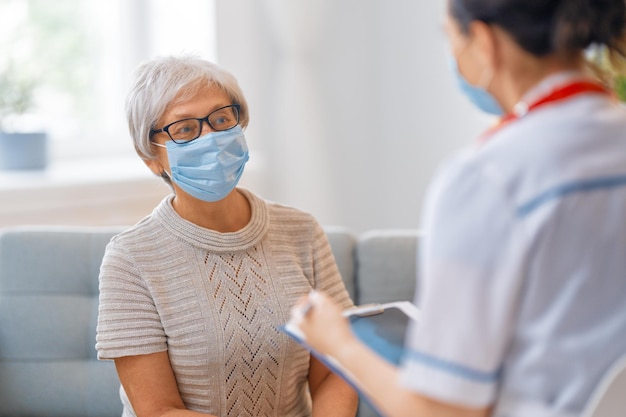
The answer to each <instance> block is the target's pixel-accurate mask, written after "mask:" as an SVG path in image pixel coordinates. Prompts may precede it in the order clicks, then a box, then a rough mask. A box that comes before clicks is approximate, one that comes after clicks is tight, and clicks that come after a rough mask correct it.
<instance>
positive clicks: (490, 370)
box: [294, 0, 626, 417]
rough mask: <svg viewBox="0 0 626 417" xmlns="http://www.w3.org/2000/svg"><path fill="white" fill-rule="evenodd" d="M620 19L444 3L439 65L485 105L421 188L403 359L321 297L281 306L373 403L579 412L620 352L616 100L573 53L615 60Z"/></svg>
mask: <svg viewBox="0 0 626 417" xmlns="http://www.w3.org/2000/svg"><path fill="white" fill-rule="evenodd" d="M625 16H626V7H625V4H624V0H603V1H594V0H579V1H573V0H449V1H448V13H447V16H446V31H447V34H448V39H449V44H450V52H451V58H453V59H451V61H452V62H453V63H454V64H455V65H453V66H452V68H453V69H454V75H455V77H457V78H458V81H459V84H460V86H461V87H462V88H463V91H464V92H465V93H467V94H468V95H469V98H470V99H471V101H472V102H473V103H475V104H476V105H477V106H478V107H480V108H481V109H483V110H485V111H487V112H490V113H493V114H499V115H503V118H502V120H501V122H500V124H499V125H497V126H496V127H495V128H493V129H491V130H490V131H489V132H487V133H486V134H484V135H482V136H481V138H480V140H478V141H477V143H475V144H474V145H473V146H472V147H470V149H467V150H465V152H462V153H461V154H460V155H458V156H456V157H455V158H453V159H452V160H451V161H450V162H449V163H448V164H447V165H446V166H445V168H443V169H442V170H441V171H440V173H439V174H438V176H437V178H436V179H435V181H434V183H433V185H432V187H431V189H430V191H429V194H428V196H427V199H426V208H425V210H424V219H423V231H424V239H423V242H421V245H420V267H421V269H420V277H421V282H420V289H421V291H420V294H421V298H420V299H419V300H418V301H417V302H418V304H419V306H420V307H421V309H422V320H421V321H420V323H419V324H418V325H417V326H414V327H413V328H412V329H411V330H410V331H409V333H408V337H407V350H406V355H405V357H404V360H403V363H402V364H401V366H400V367H398V368H396V367H394V366H392V365H390V364H388V363H386V362H385V361H383V360H382V359H380V358H379V357H378V356H376V355H375V354H373V353H372V352H371V351H370V350H369V349H367V348H366V347H365V346H364V345H363V344H361V343H359V341H358V339H356V338H355V336H354V335H353V334H352V333H351V332H350V330H349V327H348V325H347V323H346V322H345V320H342V319H341V317H340V315H339V310H340V309H339V308H338V307H337V306H336V305H335V304H333V303H332V302H331V301H330V300H329V299H328V298H327V297H325V296H324V295H322V294H318V295H317V296H314V297H313V300H312V301H313V308H312V309H311V310H309V313H308V314H307V315H303V314H301V313H300V314H294V316H295V317H296V318H298V317H299V318H300V327H301V329H302V330H303V332H304V333H305V335H306V337H307V341H308V343H309V344H310V345H312V346H313V347H315V348H317V349H318V350H320V351H321V352H323V353H326V354H330V355H332V356H334V357H335V358H336V359H337V360H338V361H339V362H340V363H341V364H342V365H343V366H344V367H345V368H346V369H347V370H349V371H350V372H352V373H353V375H354V376H355V377H356V379H357V380H359V381H360V383H361V385H362V386H363V389H364V390H365V391H366V392H368V393H369V394H370V396H371V397H372V398H373V400H374V402H375V403H376V405H377V406H378V407H379V408H380V409H382V410H383V411H384V413H385V415H386V416H390V417H391V416H393V417H395V416H422V417H426V416H427V417H438V416H456V417H462V416H467V417H469V416H474V417H479V416H481V417H484V416H497V417H529V416H532V417H557V416H558V417H575V416H580V415H581V413H582V410H583V409H584V408H585V405H586V403H587V402H588V401H589V399H590V397H591V395H592V392H593V390H594V388H595V387H596V386H597V385H598V382H599V381H600V380H601V378H602V376H603V374H605V373H606V372H607V370H608V369H610V366H611V364H612V363H614V362H615V361H616V360H618V358H619V357H620V356H621V355H622V354H623V353H624V352H626V303H624V300H625V299H626V279H625V278H626V275H625V274H626V256H625V254H626V219H625V217H624V215H625V214H626V108H625V107H624V105H623V104H620V103H618V102H617V100H616V99H615V97H613V95H612V94H611V92H610V91H609V90H608V89H607V88H606V86H604V85H603V84H602V83H601V82H599V81H598V80H597V79H596V78H595V77H594V76H593V72H592V71H589V68H588V65H587V64H586V62H585V49H586V48H587V47H588V46H590V45H592V44H594V45H596V46H600V45H602V46H603V47H604V48H605V50H606V51H607V52H608V53H607V56H608V57H609V59H610V61H611V62H612V63H615V64H619V63H621V64H624V63H625V62H626V60H625V59H626V55H625V54H626V42H624V40H625V35H626V27H625V21H626V19H625ZM298 309H299V307H298V308H297V309H296V310H294V313H296V312H297V311H298Z"/></svg>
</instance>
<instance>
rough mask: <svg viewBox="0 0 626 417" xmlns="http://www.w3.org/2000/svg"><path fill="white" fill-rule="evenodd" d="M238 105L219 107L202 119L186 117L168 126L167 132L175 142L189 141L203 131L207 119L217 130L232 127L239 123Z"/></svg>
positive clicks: (212, 127)
mask: <svg viewBox="0 0 626 417" xmlns="http://www.w3.org/2000/svg"><path fill="white" fill-rule="evenodd" d="M238 110H239V109H238V108H237V106H235V105H232V106H226V107H222V108H220V109H217V110H215V111H213V112H211V114H209V115H208V116H207V117H204V118H202V119H184V120H179V121H177V122H174V123H172V124H170V125H169V126H167V133H168V134H169V135H170V137H171V138H172V140H173V141H174V142H188V141H190V140H193V139H196V138H198V137H199V136H200V134H201V133H202V122H204V121H207V122H208V123H209V126H210V127H211V129H213V130H216V131H222V130H228V129H232V128H233V127H235V126H236V125H237V123H239V111H238Z"/></svg>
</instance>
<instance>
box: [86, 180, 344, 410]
mask: <svg viewBox="0 0 626 417" xmlns="http://www.w3.org/2000/svg"><path fill="white" fill-rule="evenodd" d="M240 191H241V192H242V193H243V194H244V195H245V196H246V197H247V198H248V200H249V202H250V205H251V207H252V219H251V220H250V223H249V224H248V225H247V226H246V227H244V228H243V229H241V230H240V231H238V232H234V233H217V232H214V231H211V230H208V229H204V228H201V227H198V226H196V225H194V224H192V223H189V222H187V221H186V220H184V219H182V218H181V217H180V216H178V214H177V213H176V212H175V211H174V210H173V208H172V205H171V199H172V196H170V197H167V198H166V199H164V200H163V201H162V202H161V204H160V205H159V206H158V207H157V208H156V209H155V210H154V212H153V213H152V214H151V215H150V216H149V217H147V218H145V219H144V220H143V221H141V222H140V223H138V224H137V225H135V226H134V227H132V228H130V229H129V230H127V231H125V232H123V233H121V234H119V235H118V236H116V237H114V238H113V239H112V240H111V242H110V243H109V245H108V246H107V249H106V253H105V256H104V260H103V262H102V267H101V271H100V308H99V317H98V328H97V336H96V341H97V343H96V349H97V350H98V357H99V358H100V359H112V358H116V357H120V356H129V355H142V354H148V353H154V352H160V351H168V353H169V357H170V362H171V364H172V368H173V370H174V374H175V376H176V380H177V383H178V389H179V391H180V394H181V396H182V399H183V401H184V403H185V404H186V406H187V407H188V408H189V409H193V410H196V411H202V412H206V413H210V414H215V415H217V416H254V417H259V416H276V417H278V416H280V417H289V416H294V417H303V416H308V415H310V414H311V401H310V397H309V394H308V386H307V376H308V369H309V354H308V352H307V351H306V350H304V349H303V348H301V347H300V346H299V345H297V344H296V343H295V342H293V341H292V340H290V338H289V337H287V336H286V335H284V334H283V333H281V332H280V331H279V330H278V329H277V327H278V326H279V325H281V324H283V323H285V322H286V321H287V320H288V318H289V310H290V308H291V307H292V306H293V305H294V303H295V302H296V300H297V299H298V298H299V297H301V296H302V295H304V294H306V293H308V292H309V291H310V290H311V289H313V288H316V289H319V290H323V291H326V292H328V293H330V294H331V295H332V296H333V297H334V298H335V299H336V300H337V301H338V302H340V303H341V304H342V305H343V306H345V307H348V306H350V305H351V301H350V299H349V296H348V294H347V292H346V290H345V288H344V286H343V283H342V281H341V277H340V275H339V272H338V270H337V267H336V265H335V262H334V259H333V255H332V252H331V250H330V246H329V245H328V241H327V239H326V236H325V234H324V232H323V230H322V228H321V227H320V226H319V224H318V223H317V222H316V221H315V219H313V218H312V217H311V216H310V215H308V214H306V213H303V212H301V211H298V210H296V209H294V208H290V207H285V206H281V205H278V204H274V203H269V202H265V201H263V200H262V199H260V198H259V197H257V196H255V195H254V194H252V193H250V192H249V191H246V190H243V189H240ZM121 394H122V401H123V402H124V415H125V416H134V412H133V411H132V407H131V406H130V404H129V403H128V400H127V399H126V396H125V394H124V392H123V390H122V392H121Z"/></svg>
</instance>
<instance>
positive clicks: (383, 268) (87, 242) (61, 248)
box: [0, 226, 417, 417]
mask: <svg viewBox="0 0 626 417" xmlns="http://www.w3.org/2000/svg"><path fill="white" fill-rule="evenodd" d="M121 230H122V228H100V227H99V228H84V227H80V228H67V227H42V226H40V227H20V228H10V229H4V230H0V417H8V416H10V417H20V416H29V417H33V416H46V417H79V416H80V417H119V416H120V415H121V412H122V405H121V402H120V399H119V393H118V390H119V380H118V378H117V374H116V371H115V366H114V364H113V362H111V361H98V360H97V359H96V351H95V347H94V345H95V334H96V321H97V314H98V274H99V269H100V263H101V261H102V256H103V254H104V249H105V246H106V244H107V243H108V242H109V240H110V239H111V237H112V236H113V235H115V234H116V233H118V232H120V231H121ZM325 230H326V233H327V236H328V240H329V242H330V245H331V248H332V250H333V254H334V256H335V260H336V262H337V265H338V267H339V271H340V273H341V275H342V278H343V280H344V282H345V284H346V288H347V289H348V292H349V293H350V295H351V296H352V298H353V300H354V301H355V303H357V304H364V303H370V302H386V301H395V300H407V299H412V294H413V293H414V288H415V251H416V245H417V234H416V233H414V232H412V231H373V232H368V233H366V234H364V235H362V236H360V237H358V238H357V237H356V236H355V235H353V234H351V233H350V232H349V231H347V230H346V229H343V228H337V227H327V228H326V229H325ZM373 415H374V414H373V412H372V411H371V410H369V409H368V408H367V407H363V408H362V409H360V411H359V417H369V416H373Z"/></svg>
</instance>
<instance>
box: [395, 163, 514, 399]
mask: <svg viewBox="0 0 626 417" xmlns="http://www.w3.org/2000/svg"><path fill="white" fill-rule="evenodd" d="M506 188H507V185H506V184H504V181H503V180H502V177H501V176H500V175H499V174H498V170H497V169H496V168H494V167H492V166H489V164H486V163H482V162H480V161H478V160H477V158H476V157H475V156H474V157H471V156H469V157H467V156H466V157H464V158H459V159H457V160H455V161H454V162H453V163H451V164H450V165H449V166H448V167H447V169H446V170H445V171H443V172H442V173H441V174H440V175H439V176H438V177H437V180H436V181H435V182H434V184H433V186H432V187H431V188H430V190H429V193H428V196H427V200H426V207H425V212H424V223H423V227H424V229H423V230H424V238H423V241H422V242H421V244H420V247H421V249H420V268H421V269H420V276H421V282H420V294H421V296H420V297H421V299H420V300H418V304H419V305H420V307H421V309H422V321H421V322H420V323H419V325H417V326H415V327H414V328H412V329H411V330H410V331H409V334H408V338H407V347H408V353H407V355H406V356H405V358H404V360H403V364H402V369H401V372H400V375H401V376H400V378H401V383H402V384H403V385H404V386H406V387H407V388H409V389H412V390H414V391H416V392H419V393H421V394H422V395H426V396H428V397H431V398H435V399H438V400H440V401H445V402H450V403H453V404H457V405H463V406H468V407H484V406H487V405H489V404H491V403H492V402H493V401H494V398H495V395H496V390H497V384H498V379H499V373H500V370H501V368H502V360H503V357H504V354H505V350H506V349H507V343H508V340H509V338H510V332H511V328H512V327H513V326H512V324H513V322H514V320H515V311H516V307H517V298H518V296H519V289H520V285H521V283H520V278H519V275H520V271H521V266H520V263H521V259H522V257H523V256H524V254H523V252H524V250H523V248H522V247H521V246H522V243H521V242H523V241H524V240H523V239H521V238H520V236H519V234H520V233H522V231H520V230H517V229H518V228H517V226H516V222H515V211H514V207H513V205H512V203H511V202H509V201H507V192H506Z"/></svg>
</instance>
